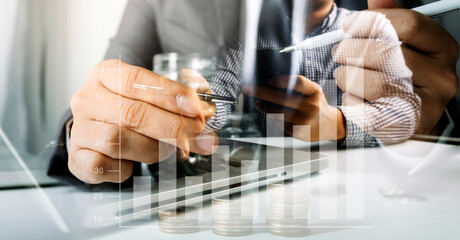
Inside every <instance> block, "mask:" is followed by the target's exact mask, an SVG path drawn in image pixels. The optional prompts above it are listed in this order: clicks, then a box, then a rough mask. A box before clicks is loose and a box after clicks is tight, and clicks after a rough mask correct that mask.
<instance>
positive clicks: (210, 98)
mask: <svg viewBox="0 0 460 240" xmlns="http://www.w3.org/2000/svg"><path fill="white" fill-rule="evenodd" d="M197 94H198V96H199V97H200V98H201V100H203V101H206V102H213V103H226V104H238V99H237V98H232V97H224V96H218V95H214V94H206V93H197Z"/></svg>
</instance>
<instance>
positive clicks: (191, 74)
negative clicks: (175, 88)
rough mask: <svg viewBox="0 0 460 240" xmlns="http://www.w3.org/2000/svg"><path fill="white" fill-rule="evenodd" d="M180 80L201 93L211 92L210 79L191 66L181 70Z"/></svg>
mask: <svg viewBox="0 0 460 240" xmlns="http://www.w3.org/2000/svg"><path fill="white" fill-rule="evenodd" d="M178 79H179V80H178V81H179V82H180V83H182V84H183V85H185V86H187V87H188V88H191V89H193V90H195V91H196V92H199V93H211V89H210V88H209V84H208V81H206V79H205V78H204V77H203V76H202V75H201V74H200V73H199V72H197V71H195V70H193V69H189V68H182V69H181V70H180V71H179V77H178Z"/></svg>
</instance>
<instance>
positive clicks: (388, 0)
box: [367, 0, 403, 9]
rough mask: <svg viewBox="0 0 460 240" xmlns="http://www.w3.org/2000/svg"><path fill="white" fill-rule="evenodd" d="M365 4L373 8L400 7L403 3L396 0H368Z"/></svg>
mask: <svg viewBox="0 0 460 240" xmlns="http://www.w3.org/2000/svg"><path fill="white" fill-rule="evenodd" d="M367 6H368V7H369V9H373V8H401V7H403V5H402V4H401V2H399V1H398V0H368V1H367Z"/></svg>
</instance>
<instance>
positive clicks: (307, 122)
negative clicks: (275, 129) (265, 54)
mask: <svg viewBox="0 0 460 240" xmlns="http://www.w3.org/2000/svg"><path fill="white" fill-rule="evenodd" d="M289 80H292V78H291V77H289V76H287V77H279V78H275V79H271V80H270V81H269V84H270V86H272V87H273V88H267V87H261V86H245V87H244V88H243V92H244V93H245V94H247V95H249V96H251V97H254V98H258V99H261V100H263V101H265V102H261V101H259V102H257V103H256V108H257V109H258V110H259V111H260V112H262V113H265V114H283V115H284V119H277V120H278V121H276V123H277V124H278V125H279V126H280V127H281V128H282V129H284V130H285V132H286V133H288V134H289V135H291V136H294V137H295V138H299V139H301V140H304V141H320V140H339V139H342V138H345V120H344V118H343V115H342V113H341V112H340V110H338V109H337V108H335V107H332V106H330V105H329V104H328V103H327V101H326V97H325V96H324V93H323V91H322V89H321V87H320V86H319V85H318V84H316V83H315V82H312V81H311V80H309V79H307V78H305V77H303V76H297V77H296V84H295V86H294V87H293V88H292V89H290V88H289V87H288V84H289ZM276 88H278V89H282V91H280V90H277V89H276ZM286 89H288V90H294V91H295V92H294V93H287V91H286ZM274 116H276V115H274ZM294 126H310V130H309V131H310V132H297V131H302V130H304V128H295V129H296V131H294Z"/></svg>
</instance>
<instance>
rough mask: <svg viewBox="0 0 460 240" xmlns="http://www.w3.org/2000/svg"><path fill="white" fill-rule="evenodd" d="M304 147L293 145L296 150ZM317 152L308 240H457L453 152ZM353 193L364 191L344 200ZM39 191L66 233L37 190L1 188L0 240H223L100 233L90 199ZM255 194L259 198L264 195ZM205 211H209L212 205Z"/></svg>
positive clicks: (459, 194) (68, 190) (458, 186)
mask: <svg viewBox="0 0 460 240" xmlns="http://www.w3.org/2000/svg"><path fill="white" fill-rule="evenodd" d="M302 145H303V146H302ZM307 146H308V145H306V144H300V145H298V144H296V147H298V148H305V147H307ZM320 151H321V153H322V154H324V155H327V156H329V160H330V167H329V168H328V169H326V170H324V171H322V172H321V173H320V174H318V175H315V176H313V177H311V178H306V179H303V180H301V181H300V182H298V184H303V182H302V181H311V182H310V184H311V186H312V187H311V188H312V191H311V199H312V203H311V207H310V220H309V227H310V229H311V235H310V236H308V239H459V237H460V147H459V146H453V145H444V144H434V143H427V142H418V141H408V142H406V143H403V144H399V145H394V146H390V147H387V148H385V149H382V148H375V149H354V150H347V151H334V150H330V149H329V147H328V145H326V146H324V147H321V150H320ZM360 169H361V170H360ZM356 188H357V189H359V188H362V191H358V192H357V194H356V192H354V194H349V193H350V192H353V191H354V190H356ZM44 191H45V193H46V195H47V196H48V197H49V199H50V200H51V202H52V203H53V205H54V207H55V208H56V209H57V211H58V212H59V215H60V217H61V218H62V219H63V221H64V223H65V226H67V227H68V229H69V232H68V233H65V232H63V228H62V227H59V226H58V224H56V222H57V220H56V218H55V217H53V216H52V215H51V214H49V213H50V210H49V207H48V205H47V204H46V201H45V200H44V198H43V197H42V196H41V195H40V193H39V191H37V190H36V189H18V190H3V191H0V214H1V218H0V226H1V228H0V236H1V237H0V238H1V239H85V238H97V239H110V240H114V239H136V240H140V239H223V238H224V237H220V236H217V235H215V234H213V232H212V230H211V229H208V228H202V229H201V231H199V232H197V233H193V234H187V235H176V234H165V233H163V232H161V231H160V230H159V228H157V227H147V226H146V227H145V228H142V226H141V227H140V228H119V227H118V224H117V220H113V219H109V218H107V217H105V216H104V218H103V219H102V221H103V223H104V224H107V223H109V222H110V221H112V222H114V221H115V225H113V226H111V227H101V226H102V225H101V226H98V224H97V223H94V221H93V217H94V215H95V214H97V213H92V212H91V210H90V209H93V208H92V207H94V206H96V205H97V204H99V203H100V202H97V201H96V200H94V193H89V192H81V191H78V190H76V189H74V188H72V187H66V186H64V187H54V188H47V189H44ZM360 192H361V194H362V195H360ZM392 193H393V194H392ZM254 194H260V198H259V199H264V196H265V192H264V191H262V192H259V193H254ZM109 195H110V193H105V195H104V196H109ZM115 195H116V194H115ZM103 201H104V200H103ZM105 201H112V202H113V201H116V199H108V198H107V199H106V200H105ZM354 201H357V202H358V203H359V201H363V204H357V205H355V208H356V207H357V209H354V208H352V209H351V210H350V207H347V203H353V202H354ZM319 205H321V206H322V207H321V209H322V210H321V213H319V210H318V209H319V207H318V206H319ZM204 208H205V211H208V210H209V208H210V206H209V205H206V206H205V207H204ZM353 211H354V214H356V213H358V215H359V213H360V211H362V214H363V216H362V217H359V216H358V219H352V217H350V216H348V215H347V214H349V213H350V212H353ZM261 215H264V214H263V213H262V214H261ZM355 217H356V216H355ZM206 221H207V220H204V222H206ZM263 224H264V220H263V219H262V218H260V219H255V220H254V225H255V226H262V225H263ZM156 225H157V220H156V219H153V220H152V226H156ZM241 239H280V237H277V236H274V235H271V234H270V233H269V232H268V231H267V230H266V229H265V228H263V227H255V228H254V233H253V234H252V235H250V236H246V237H242V238H241Z"/></svg>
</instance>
